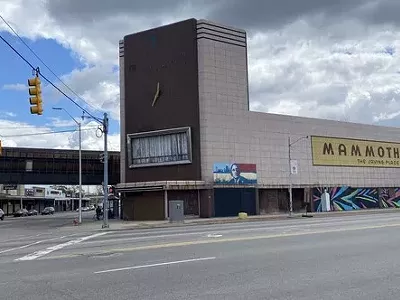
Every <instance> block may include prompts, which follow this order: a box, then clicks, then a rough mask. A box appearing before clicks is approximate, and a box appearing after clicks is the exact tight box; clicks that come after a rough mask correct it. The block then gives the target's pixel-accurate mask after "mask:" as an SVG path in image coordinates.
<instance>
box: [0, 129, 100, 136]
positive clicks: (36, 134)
mask: <svg viewBox="0 0 400 300" xmlns="http://www.w3.org/2000/svg"><path fill="white" fill-rule="evenodd" d="M95 128H97V127H94V128H82V129H81V131H88V130H93V129H95ZM77 131H78V130H77V129H70V130H57V131H44V132H35V133H25V134H12V135H0V136H1V137H2V138H10V137H24V136H38V135H47V134H57V133H66V132H77Z"/></svg>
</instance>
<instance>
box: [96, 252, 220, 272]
mask: <svg viewBox="0 0 400 300" xmlns="http://www.w3.org/2000/svg"><path fill="white" fill-rule="evenodd" d="M213 259H216V257H215V256H213V257H202V258H194V259H185V260H177V261H170V262H164V263H158V264H149V265H141V266H133V267H124V268H118V269H109V270H103V271H97V272H94V273H93V274H102V273H111V272H118V271H125V270H135V269H144V268H152V267H161V266H168V265H176V264H183V263H189V262H197V261H204V260H213Z"/></svg>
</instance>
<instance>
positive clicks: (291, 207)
mask: <svg viewBox="0 0 400 300" xmlns="http://www.w3.org/2000/svg"><path fill="white" fill-rule="evenodd" d="M303 139H308V135H307V136H302V137H299V138H298V139H297V140H295V141H294V142H293V143H292V142H291V140H290V136H289V137H288V147H289V217H291V216H292V213H293V182H292V172H293V170H292V153H291V150H292V146H293V145H294V144H296V143H297V142H299V141H301V140H303Z"/></svg>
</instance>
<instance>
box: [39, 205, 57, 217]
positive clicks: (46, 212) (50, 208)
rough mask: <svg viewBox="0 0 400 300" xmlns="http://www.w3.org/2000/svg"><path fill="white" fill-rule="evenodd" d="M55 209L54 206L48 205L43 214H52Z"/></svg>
mask: <svg viewBox="0 0 400 300" xmlns="http://www.w3.org/2000/svg"><path fill="white" fill-rule="evenodd" d="M54 211H55V210H54V207H51V206H48V207H45V208H44V209H43V211H42V215H52V214H54Z"/></svg>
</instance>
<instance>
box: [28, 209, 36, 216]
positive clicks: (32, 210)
mask: <svg viewBox="0 0 400 300" xmlns="http://www.w3.org/2000/svg"><path fill="white" fill-rule="evenodd" d="M37 215H38V211H37V210H36V209H31V210H30V211H28V216H37Z"/></svg>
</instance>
